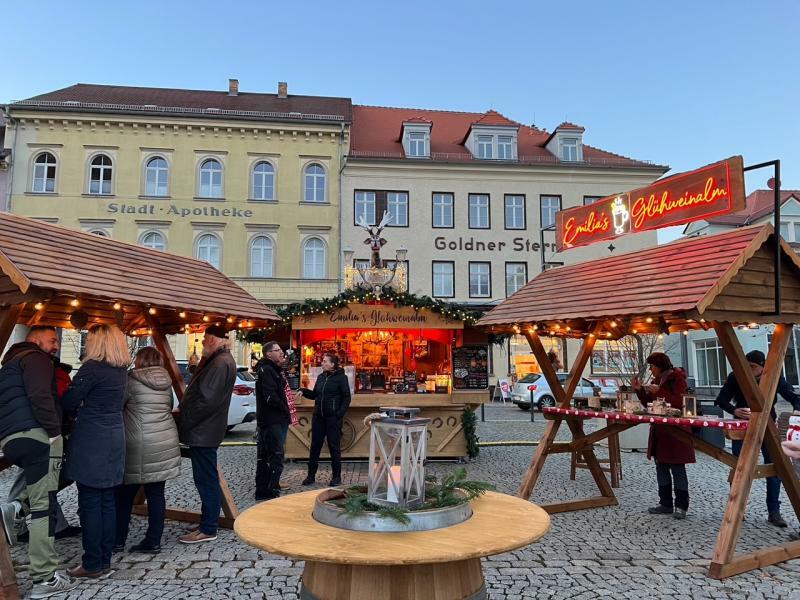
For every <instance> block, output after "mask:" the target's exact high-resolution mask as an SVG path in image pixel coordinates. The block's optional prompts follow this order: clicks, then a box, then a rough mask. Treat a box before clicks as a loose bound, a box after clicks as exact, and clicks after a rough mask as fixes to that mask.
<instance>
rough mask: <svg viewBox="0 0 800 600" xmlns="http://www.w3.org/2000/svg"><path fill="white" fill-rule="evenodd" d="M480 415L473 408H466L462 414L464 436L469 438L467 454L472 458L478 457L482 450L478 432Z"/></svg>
mask: <svg viewBox="0 0 800 600" xmlns="http://www.w3.org/2000/svg"><path fill="white" fill-rule="evenodd" d="M477 422H478V417H477V416H476V415H475V411H474V410H473V409H471V408H465V409H464V412H463V413H462V414H461V427H462V428H463V429H464V437H465V438H466V440H467V456H469V457H470V458H472V459H475V458H478V454H479V453H480V451H481V448H480V446H479V445H478V442H479V441H480V438H478V435H477V433H476V429H477Z"/></svg>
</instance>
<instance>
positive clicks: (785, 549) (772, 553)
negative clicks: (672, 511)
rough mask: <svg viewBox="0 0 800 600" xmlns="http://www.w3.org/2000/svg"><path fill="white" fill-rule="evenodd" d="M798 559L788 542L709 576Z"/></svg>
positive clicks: (799, 548)
mask: <svg viewBox="0 0 800 600" xmlns="http://www.w3.org/2000/svg"><path fill="white" fill-rule="evenodd" d="M542 508H544V507H542ZM798 557H800V541H795V542H786V543H785V544H780V545H778V546H770V547H769V548H762V549H760V550H756V551H755V552H748V553H747V554H743V555H741V556H737V557H736V558H734V559H733V560H731V561H729V562H727V563H724V564H722V563H718V562H714V561H712V563H711V566H710V567H709V569H708V576H709V577H711V578H713V579H725V578H726V577H732V576H733V575H739V574H740V573H746V572H747V571H752V570H753V569H763V568H764V567H768V566H770V565H774V564H777V563H781V562H785V561H787V560H792V559H793V558H798Z"/></svg>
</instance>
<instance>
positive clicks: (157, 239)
mask: <svg viewBox="0 0 800 600" xmlns="http://www.w3.org/2000/svg"><path fill="white" fill-rule="evenodd" d="M139 245H141V246H144V247H145V248H152V249H153V250H166V249H167V240H166V239H164V234H162V233H161V232H160V231H148V232H147V233H145V234H144V235H143V236H142V239H141V240H139Z"/></svg>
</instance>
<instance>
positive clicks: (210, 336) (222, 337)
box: [178, 325, 236, 544]
mask: <svg viewBox="0 0 800 600" xmlns="http://www.w3.org/2000/svg"><path fill="white" fill-rule="evenodd" d="M235 383H236V361H234V360H233V356H231V353H230V351H229V350H228V334H227V332H226V331H225V330H224V329H223V328H222V327H217V326H215V325H212V326H211V327H208V328H207V329H206V331H205V335H204V336H203V358H202V359H201V360H200V363H199V364H198V365H197V368H196V369H195V371H194V374H193V375H192V380H191V381H190V382H189V386H188V387H187V388H186V393H185V394H184V395H183V400H181V403H180V407H179V410H180V421H179V423H178V433H179V435H180V440H181V442H182V443H184V444H186V445H187V446H189V450H190V451H191V456H192V475H193V477H194V484H195V487H197V492H198V494H200V501H201V503H202V509H201V516H200V527H199V528H198V529H197V531H193V532H191V533H188V534H186V535H182V536H181V537H179V538H178V541H179V542H181V543H183V544H199V543H200V542H210V541H212V540H215V539H217V527H218V525H219V509H220V506H221V504H222V497H221V493H220V489H219V474H218V472H217V449H218V448H219V445H220V444H221V443H222V440H223V439H224V438H225V432H226V430H227V428H228V409H229V408H230V405H231V394H232V393H233V386H234V384H235Z"/></svg>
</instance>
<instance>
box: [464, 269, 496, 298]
mask: <svg viewBox="0 0 800 600" xmlns="http://www.w3.org/2000/svg"><path fill="white" fill-rule="evenodd" d="M484 268H485V271H484ZM469 297H470V298H491V297H492V263H490V262H484V261H474V262H473V261H470V263H469Z"/></svg>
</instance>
